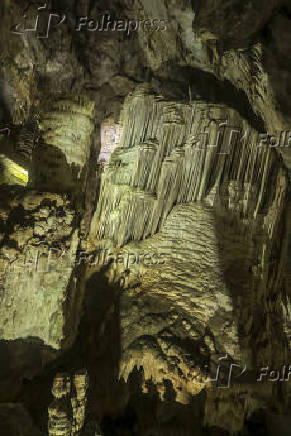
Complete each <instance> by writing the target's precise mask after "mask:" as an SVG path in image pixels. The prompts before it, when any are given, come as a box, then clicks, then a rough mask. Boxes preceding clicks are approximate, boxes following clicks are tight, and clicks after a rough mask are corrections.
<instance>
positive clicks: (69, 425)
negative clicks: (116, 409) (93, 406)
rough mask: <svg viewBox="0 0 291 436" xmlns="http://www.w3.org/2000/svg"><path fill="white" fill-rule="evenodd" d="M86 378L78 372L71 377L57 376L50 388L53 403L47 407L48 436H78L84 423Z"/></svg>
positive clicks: (85, 374)
mask: <svg viewBox="0 0 291 436" xmlns="http://www.w3.org/2000/svg"><path fill="white" fill-rule="evenodd" d="M87 389H88V376H87V373H86V371H80V372H79V373H77V374H74V375H73V376H72V377H71V376H70V375H68V374H57V375H56V377H55V379H54V382H53V387H52V394H53V397H54V401H53V402H52V404H51V405H50V407H49V411H48V414H49V423H48V432H49V436H60V435H64V436H79V435H80V434H81V431H82V429H83V426H84V422H85V412H86V393H87Z"/></svg>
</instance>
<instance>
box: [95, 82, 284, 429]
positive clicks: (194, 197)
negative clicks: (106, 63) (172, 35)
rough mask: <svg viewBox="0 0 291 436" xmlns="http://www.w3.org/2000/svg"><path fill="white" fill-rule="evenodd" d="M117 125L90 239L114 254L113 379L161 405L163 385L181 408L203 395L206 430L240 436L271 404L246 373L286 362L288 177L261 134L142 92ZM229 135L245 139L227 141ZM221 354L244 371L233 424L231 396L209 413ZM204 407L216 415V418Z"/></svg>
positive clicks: (211, 111) (231, 119)
mask: <svg viewBox="0 0 291 436" xmlns="http://www.w3.org/2000/svg"><path fill="white" fill-rule="evenodd" d="M121 123H122V125H123V137H122V139H121V144H120V148H117V149H116V150H115V151H114V152H113V154H112V157H111V160H110V161H109V163H108V164H106V165H105V170H104V174H103V176H102V183H101V189H100V199H99V203H98V209H97V212H96V215H95V217H94V218H93V221H92V234H93V235H97V237H99V238H101V241H100V242H101V244H103V245H102V246H103V247H104V248H105V247H106V248H107V250H109V251H110V253H108V254H107V259H108V262H110V257H111V263H110V264H109V270H108V273H107V274H108V278H109V282H111V283H116V284H117V285H120V286H121V288H122V292H121V297H120V316H121V344H122V354H121V367H120V376H121V377H124V378H125V380H128V378H129V376H130V374H131V373H132V372H133V371H134V369H135V368H138V369H139V368H142V370H143V372H144V382H143V383H144V385H143V390H144V392H147V391H148V388H147V384H148V383H149V382H151V383H153V384H154V385H155V386H156V389H157V391H158V392H159V395H160V398H161V399H164V400H165V399H166V398H167V397H168V395H169V385H168V384H167V383H170V386H171V389H172V395H174V398H175V400H176V401H177V402H182V403H189V402H191V398H192V396H193V395H197V394H198V393H199V392H200V391H201V390H202V389H205V387H206V388H209V389H210V392H209V394H206V395H207V404H208V405H206V411H207V412H206V415H205V422H206V423H208V424H211V425H219V426H220V427H224V428H225V429H226V430H229V429H230V428H231V426H232V431H239V430H241V429H242V426H243V421H244V416H245V414H247V415H248V414H249V415H250V414H251V413H252V412H253V411H254V410H255V409H256V407H265V404H266V403H267V402H268V400H267V398H268V394H270V391H269V390H268V387H266V392H265V394H264V395H263V398H264V396H265V398H264V399H262V400H261V401H260V400H259V398H260V396H261V395H262V392H260V391H261V386H259V387H256V383H254V381H255V380H252V377H253V375H251V373H255V372H256V369H257V368H260V367H261V366H264V365H266V362H268V365H270V366H272V365H273V366H274V367H280V365H282V364H284V361H285V360H286V358H287V356H288V347H287V342H286V341H287V338H286V333H285V331H284V323H285V322H287V319H288V315H287V310H288V309H287V306H286V300H285V292H284V290H283V289H284V288H283V280H284V277H283V274H282V269H281V268H282V266H283V264H284V262H285V260H284V259H285V250H284V243H283V242H284V239H283V238H284V233H282V226H284V224H283V223H284V215H283V213H284V210H285V208H286V204H287V193H288V190H287V188H288V176H287V171H286V169H285V168H284V166H283V165H282V162H281V161H280V158H279V157H278V155H277V154H276V152H275V151H274V150H272V149H271V148H270V147H265V148H263V147H262V146H258V141H257V138H258V132H256V131H255V130H254V129H253V128H251V127H250V126H249V125H248V124H247V122H246V121H245V120H243V119H241V118H240V117H239V115H238V114H237V113H235V111H231V110H228V109H227V108H226V107H223V106H215V105H209V104H207V103H205V102H202V101H198V102H194V103H192V104H180V105H178V104H176V105H175V106H174V104H173V103H172V102H168V101H164V100H163V99H162V98H161V97H158V96H155V95H154V94H152V93H151V92H150V89H149V88H148V87H147V86H145V85H143V86H142V87H138V89H136V90H135V92H134V93H133V94H132V95H131V96H129V97H128V100H127V101H126V102H125V107H124V111H123V112H122V115H121ZM234 126H236V129H239V130H240V132H239V133H241V132H242V131H243V132H245V131H248V132H249V133H248V135H247V136H246V135H243V139H242V140H241V137H240V136H239V139H240V140H238V138H237V137H236V140H235V139H234V135H231V133H229V131H230V130H231V128H232V129H234ZM222 129H223V130H222ZM150 138H153V139H150ZM202 138H203V139H204V142H202V140H203V139H202ZM217 138H218V139H217ZM198 140H200V143H199V142H198ZM94 240H95V236H94ZM102 240H103V241H104V242H102ZM110 240H111V242H109V241H110ZM132 240H134V241H133V242H129V241H132ZM279 241H281V242H279ZM91 243H92V242H91ZM281 244H283V246H281ZM121 247H122V248H121ZM140 259H141V260H140ZM153 259H154V260H153ZM161 259H162V260H161ZM159 260H160V261H159ZM281 265H282V266H281ZM255 344H256V345H255ZM283 344H285V345H283ZM275 350H276V351H275ZM279 350H280V352H279ZM226 355H227V356H228V357H229V359H231V362H232V363H234V364H235V365H237V366H238V367H241V370H243V368H244V367H247V372H248V375H247V379H248V378H250V380H249V382H250V387H249V388H248V389H249V391H250V392H249V395H250V397H252V398H253V400H252V401H253V405H252V406H250V405H248V404H247V403H245V401H244V400H242V399H241V398H243V397H244V395H245V390H244V389H242V391H241V392H240V390H239V388H237V389H238V393H237V397H238V401H240V402H241V406H240V409H239V410H240V412H239V411H237V412H236V413H237V415H236V418H234V419H233V421H232V424H230V423H229V422H228V423H226V422H225V418H224V413H226V412H225V410H227V408H231V405H232V400H231V395H227V396H226V398H225V395H222V396H221V399H220V400H219V398H218V399H217V397H216V395H215V394H213V392H212V389H211V387H212V386H211V385H208V384H207V383H208V382H209V378H210V377H211V378H213V377H214V376H215V372H216V368H217V365H218V364H219V359H220V358H221V357H222V356H226ZM204 368H206V369H204ZM223 382H224V383H226V381H225V380H223ZM209 386H210V387H209ZM285 387H286V386H285ZM248 389H247V392H248ZM232 395H234V393H233V391H232ZM214 397H215V398H216V399H215V401H221V404H224V403H226V404H224V406H221V409H219V411H218V412H216V413H215V419H214V418H213V406H211V404H212V401H214ZM258 404H260V406H259V405H258Z"/></svg>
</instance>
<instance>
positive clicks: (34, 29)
mask: <svg viewBox="0 0 291 436" xmlns="http://www.w3.org/2000/svg"><path fill="white" fill-rule="evenodd" d="M38 4H41V3H35V2H31V3H29V4H28V6H27V7H26V8H25V9H24V11H23V15H22V20H21V22H20V23H17V24H13V25H12V27H11V29H10V30H11V32H12V33H14V34H16V35H25V34H27V33H35V34H36V37H37V38H48V37H49V34H50V31H51V30H52V29H53V28H57V27H59V26H60V25H61V24H63V23H64V22H65V21H66V20H67V16H66V14H60V13H58V12H56V11H52V10H49V9H48V8H47V3H44V4H43V5H41V6H39V7H38V8H37V9H36V11H34V12H36V14H35V13H34V12H33V9H34V8H35V6H36V5H38ZM167 21H168V20H167V19H164V18H147V19H116V18H114V19H113V18H111V13H103V14H101V15H99V16H98V17H95V18H90V17H88V16H84V17H78V18H77V19H76V23H75V27H74V29H73V30H74V31H76V32H81V31H88V32H125V33H126V35H129V34H130V33H132V32H137V31H144V32H149V33H152V32H158V31H162V32H163V31H165V30H167V27H166V22H167ZM68 22H70V23H71V20H68Z"/></svg>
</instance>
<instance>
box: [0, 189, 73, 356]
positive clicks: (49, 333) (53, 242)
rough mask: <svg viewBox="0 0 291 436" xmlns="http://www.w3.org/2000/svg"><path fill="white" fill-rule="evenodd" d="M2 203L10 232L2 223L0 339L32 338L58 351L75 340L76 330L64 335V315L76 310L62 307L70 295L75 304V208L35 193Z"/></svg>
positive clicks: (64, 200) (62, 200)
mask: <svg viewBox="0 0 291 436" xmlns="http://www.w3.org/2000/svg"><path fill="white" fill-rule="evenodd" d="M6 207H7V209H8V210H6V211H4V210H2V211H1V218H2V219H5V220H7V219H8V217H10V220H9V223H10V225H12V226H13V231H12V232H11V233H10V230H9V228H8V227H6V228H5V227H4V229H3V233H2V234H1V240H2V247H1V251H0V252H1V260H0V262H1V279H0V280H1V297H0V298H1V305H0V312H1V322H0V323H1V326H0V337H1V339H2V340H3V339H6V340H16V339H23V340H25V339H27V338H29V337H34V338H38V339H40V340H42V341H43V343H44V344H45V345H47V346H50V347H52V348H54V349H56V350H59V349H60V348H61V347H62V345H63V346H65V343H66V341H67V340H68V341H69V342H70V339H69V337H70V336H71V340H73V339H74V333H73V330H74V328H73V330H71V333H72V335H69V336H66V333H65V329H66V323H67V319H66V313H68V316H69V317H70V316H71V315H72V314H73V313H74V309H73V306H70V307H68V308H67V309H66V308H65V307H66V305H67V298H68V294H69V295H70V298H73V300H72V304H73V305H74V301H75V300H74V295H75V292H76V278H75V279H74V278H73V275H72V274H73V270H74V266H75V258H76V250H77V246H78V231H77V230H76V231H75V230H74V224H73V220H74V211H73V210H72V209H71V208H70V205H69V202H68V200H67V199H66V198H65V197H64V198H62V197H60V196H55V195H53V194H49V193H48V194H37V193H35V192H30V193H27V194H25V195H24V196H23V197H22V198H18V199H15V200H14V202H11V203H10V204H7V205H6ZM13 215H14V216H15V221H13V218H11V216H13ZM64 238H65V239H64ZM67 310H68V312H67ZM70 311H71V314H70ZM75 331H76V330H75Z"/></svg>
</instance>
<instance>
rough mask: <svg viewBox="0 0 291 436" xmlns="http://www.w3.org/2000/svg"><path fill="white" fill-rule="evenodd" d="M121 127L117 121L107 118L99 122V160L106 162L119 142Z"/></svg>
mask: <svg viewBox="0 0 291 436" xmlns="http://www.w3.org/2000/svg"><path fill="white" fill-rule="evenodd" d="M121 134H122V129H121V127H120V125H119V124H118V123H114V120H112V119H109V120H106V121H103V123H102V124H101V150H100V153H99V159H98V160H99V161H100V162H108V161H109V159H110V156H111V154H112V153H113V151H114V150H115V149H116V147H118V146H119V144H120V138H121Z"/></svg>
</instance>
